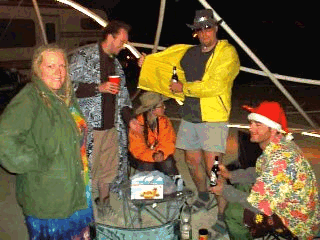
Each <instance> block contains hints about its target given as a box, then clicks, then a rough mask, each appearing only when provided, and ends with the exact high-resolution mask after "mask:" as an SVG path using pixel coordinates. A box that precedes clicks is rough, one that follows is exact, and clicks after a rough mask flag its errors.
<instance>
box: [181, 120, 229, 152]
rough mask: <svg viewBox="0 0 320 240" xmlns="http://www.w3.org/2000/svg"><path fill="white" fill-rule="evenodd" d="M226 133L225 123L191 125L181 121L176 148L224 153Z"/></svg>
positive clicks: (227, 129)
mask: <svg viewBox="0 0 320 240" xmlns="http://www.w3.org/2000/svg"><path fill="white" fill-rule="evenodd" d="M228 133H229V128H228V126H227V122H204V123H191V122H187V121H185V120H183V119H181V123H180V127H179V131H178V134H177V141H176V148H180V149H183V150H200V149H202V150H204V151H208V152H219V153H225V152H226V145H227V137H228Z"/></svg>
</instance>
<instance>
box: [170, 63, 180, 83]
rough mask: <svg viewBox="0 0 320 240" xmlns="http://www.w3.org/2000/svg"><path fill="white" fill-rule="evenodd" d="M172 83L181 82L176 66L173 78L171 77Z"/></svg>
mask: <svg viewBox="0 0 320 240" xmlns="http://www.w3.org/2000/svg"><path fill="white" fill-rule="evenodd" d="M171 81H172V82H174V83H176V82H178V81H179V78H178V74H177V68H176V66H174V67H173V69H172V77H171Z"/></svg>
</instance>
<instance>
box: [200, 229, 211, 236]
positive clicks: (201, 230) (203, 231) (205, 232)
mask: <svg viewBox="0 0 320 240" xmlns="http://www.w3.org/2000/svg"><path fill="white" fill-rule="evenodd" d="M208 233H209V232H208V229H206V228H201V229H199V235H208Z"/></svg>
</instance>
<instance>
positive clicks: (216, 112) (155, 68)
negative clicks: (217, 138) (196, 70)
mask: <svg viewBox="0 0 320 240" xmlns="http://www.w3.org/2000/svg"><path fill="white" fill-rule="evenodd" d="M190 47H192V45H186V44H178V45H174V46H172V47H169V48H167V49H166V50H164V51H162V52H159V53H155V54H150V55H148V56H147V57H146V59H145V61H144V63H143V65H142V69H141V72H140V77H139V83H138V87H139V88H141V89H143V90H147V91H154V92H158V93H161V94H163V95H165V96H168V97H171V98H174V99H176V100H180V101H183V100H184V96H189V97H196V98H200V107H201V116H202V121H206V122H226V121H228V120H229V115H230V110H231V90H232V86H233V81H234V79H235V78H236V76H237V75H238V73H239V70H240V61H239V57H238V54H237V51H236V49H235V48H234V47H233V46H232V45H231V44H229V43H228V41H227V40H220V41H219V42H218V44H217V46H216V48H215V51H214V54H213V55H212V56H210V58H209V59H208V62H207V64H206V68H205V73H204V75H203V78H202V80H201V81H196V82H186V79H185V75H184V71H183V69H182V68H181V65H180V60H181V59H182V57H183V56H184V54H185V53H186V51H187V50H188V49H189V48H190ZM173 66H176V67H177V74H178V76H179V80H180V81H181V82H182V83H183V93H179V94H173V93H172V92H171V91H170V89H169V86H170V84H171V76H172V68H173Z"/></svg>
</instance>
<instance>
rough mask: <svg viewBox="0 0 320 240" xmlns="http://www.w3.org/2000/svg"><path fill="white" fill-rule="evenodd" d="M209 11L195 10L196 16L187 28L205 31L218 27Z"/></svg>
mask: <svg viewBox="0 0 320 240" xmlns="http://www.w3.org/2000/svg"><path fill="white" fill-rule="evenodd" d="M219 23H220V22H218V21H217V20H216V19H215V18H214V16H213V11H212V10H211V9H203V10H197V11H196V16H195V17H194V20H193V24H187V26H188V27H189V28H191V29H193V30H196V29H207V28H212V27H214V26H217V25H219Z"/></svg>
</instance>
